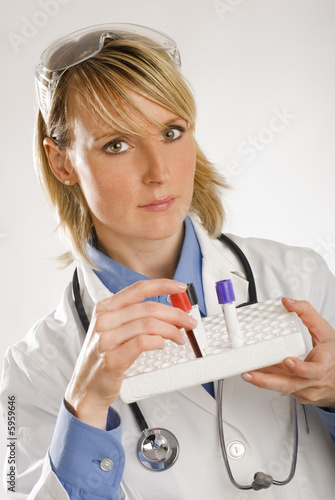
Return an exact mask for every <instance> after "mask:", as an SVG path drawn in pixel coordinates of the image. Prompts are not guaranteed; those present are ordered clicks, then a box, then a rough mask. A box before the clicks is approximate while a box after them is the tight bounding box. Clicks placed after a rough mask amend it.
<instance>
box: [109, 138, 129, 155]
mask: <svg viewBox="0 0 335 500" xmlns="http://www.w3.org/2000/svg"><path fill="white" fill-rule="evenodd" d="M128 148H129V146H128V144H127V143H126V142H124V141H112V142H110V143H109V144H107V146H106V148H105V149H106V151H107V153H113V154H115V153H124V152H125V151H127V149H128Z"/></svg>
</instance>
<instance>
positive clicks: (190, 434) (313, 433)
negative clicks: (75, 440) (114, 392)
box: [3, 223, 335, 500]
mask: <svg viewBox="0 0 335 500" xmlns="http://www.w3.org/2000/svg"><path fill="white" fill-rule="evenodd" d="M195 228H196V232H197V235H198V238H199V242H200V245H201V250H202V254H203V284H204V293H205V300H206V307H207V314H208V315H213V314H219V313H220V312H221V310H220V306H218V304H217V299H216V293H215V287H214V283H215V281H217V280H220V279H225V278H230V279H232V281H233V285H234V289H235V293H236V295H237V302H238V303H241V302H244V301H246V300H247V282H246V280H245V278H244V276H243V269H242V267H241V264H240V262H239V261H238V260H237V258H236V257H235V256H234V255H233V254H232V253H231V251H230V250H229V249H228V248H226V247H225V246H224V245H223V244H222V243H220V242H219V241H217V240H212V239H210V238H209V237H208V236H207V234H206V232H205V231H204V230H203V229H202V227H201V226H200V225H199V224H198V223H195ZM233 239H234V240H235V241H236V242H237V244H238V245H239V246H240V247H241V248H242V250H243V251H244V252H245V254H246V256H247V258H248V260H249V262H250V264H251V266H252V269H253V272H254V275H255V279H256V285H257V291H258V299H259V301H263V300H266V299H268V298H271V297H275V296H279V295H289V296H292V297H294V298H298V299H306V300H309V301H310V302H311V303H312V304H313V305H314V306H315V307H316V309H317V310H319V311H320V312H321V313H322V315H323V316H324V317H325V318H327V319H328V321H330V322H332V324H333V325H334V324H335V315H334V311H335V308H334V303H335V279H334V278H333V277H332V275H331V274H330V273H329V271H328V269H327V266H326V265H325V263H324V262H323V260H322V259H321V258H320V257H319V256H318V255H316V254H315V253H314V252H312V251H310V250H304V249H298V248H292V247H287V246H284V245H281V244H278V243H275V242H272V241H267V240H259V239H243V238H238V237H235V236H233ZM79 279H80V283H81V293H82V299H83V301H84V305H85V309H86V311H87V313H88V314H89V315H90V314H91V312H92V310H93V305H94V303H95V302H97V301H99V300H101V299H103V298H105V297H106V296H108V295H109V292H108V290H107V289H106V288H105V287H104V286H103V285H102V283H101V282H100V281H99V279H98V278H97V277H96V275H95V274H94V273H93V272H92V271H91V270H90V269H88V268H87V267H86V266H81V267H80V273H79ZM304 335H305V338H306V345H307V348H308V349H310V348H311V341H310V337H309V334H308V332H307V330H306V329H305V330H304ZM83 339H84V333H83V331H82V328H81V326H80V323H79V321H78V317H77V313H76V311H75V308H74V305H73V301H72V297H71V288H70V285H69V286H68V287H67V289H66V290H65V293H64V296H63V298H62V301H61V303H60V305H59V307H58V309H57V310H56V311H55V312H54V313H53V314H51V315H49V316H47V317H46V318H44V319H43V320H41V321H40V322H39V323H38V324H37V325H36V326H35V327H34V328H33V329H32V331H30V332H29V333H28V335H27V336H26V337H25V338H24V339H23V340H22V341H21V342H19V343H18V344H16V345H15V346H14V347H12V348H11V349H10V350H9V351H8V353H7V356H6V360H5V367H4V373H3V399H4V403H5V402H6V398H7V393H10V394H16V398H17V416H18V426H19V427H20V431H19V435H18V441H17V467H18V471H19V476H18V478H17V481H16V486H17V493H15V494H12V496H10V498H13V499H16V500H20V499H27V498H28V499H29V500H33V499H34V500H49V499H57V500H65V499H67V498H68V496H67V493H66V492H65V490H64V489H63V488H62V486H61V484H60V483H59V481H58V479H57V477H56V476H55V474H54V473H53V472H52V470H51V467H50V464H49V459H48V456H47V450H48V447H49V445H50V442H51V439H52V434H53V429H54V427H55V422H56V419H57V414H58V411H59V407H60V405H61V402H62V399H63V396H64V392H65V388H66V386H67V384H68V381H69V379H70V377H71V374H72V371H73V368H74V365H75V362H76V359H77V357H78V354H79V351H80V349H81V346H82V343H83ZM289 400H290V398H289V396H286V395H281V394H278V393H273V392H270V391H265V390H261V389H258V388H255V387H253V386H251V385H249V384H247V383H245V382H243V381H242V380H241V378H240V377H239V376H237V377H232V378H230V379H227V380H226V381H225V382H224V410H223V413H224V429H225V439H226V443H230V442H231V441H240V442H242V443H243V444H244V446H245V448H246V453H245V455H244V457H243V458H240V459H237V460H231V461H230V463H231V468H232V470H233V473H234V475H235V478H236V480H237V481H238V482H240V483H242V484H250V482H251V481H252V477H253V475H254V473H255V472H256V471H259V470H261V471H265V472H267V473H270V474H272V475H273V476H274V478H275V479H277V480H282V479H286V477H287V475H288V473H289V469H290V464H291V459H292V442H293V424H292V418H291V413H290V405H289ZM113 406H114V407H115V408H116V410H117V411H118V412H119V413H120V415H121V418H122V426H123V445H124V448H125V453H126V466H125V471H124V475H123V481H122V486H121V490H122V494H121V498H126V499H128V500H144V499H145V500H147V499H154V500H160V499H161V500H168V499H171V500H189V499H192V500H200V499H201V500H203V499H204V498H209V499H210V500H222V499H225V500H244V499H254V498H255V499H256V498H259V499H262V498H263V499H267V500H272V499H280V500H285V499H287V500H288V499H290V500H293V499H294V500H298V499H303V500H312V499H313V500H316V499H321V498H322V499H323V500H331V499H333V498H334V491H335V448H334V446H333V445H332V443H331V440H330V437H329V434H328V432H327V430H326V428H325V426H324V425H323V422H322V420H321V418H320V417H319V415H318V412H317V410H316V409H315V408H313V407H307V416H308V423H309V427H310V433H309V434H307V433H306V431H305V423H304V417H303V412H302V407H301V406H300V405H298V421H299V454H298V462H297V470H296V475H295V477H294V479H293V480H292V482H291V483H290V484H289V485H287V486H272V487H271V488H270V489H269V490H263V491H260V492H254V491H250V490H249V491H239V490H237V489H236V488H235V487H234V486H232V485H231V483H230V481H229V479H228V476H227V472H226V469H225V466H224V462H223V459H222V456H221V451H220V445H219V439H218V431H217V417H216V414H217V409H216V401H215V400H214V399H213V398H212V397H211V396H210V395H209V394H208V393H207V392H206V391H205V389H203V388H202V387H201V386H200V387H199V386H196V387H192V388H189V389H186V390H182V391H180V392H176V393H171V394H166V395H162V396H161V397H155V398H149V399H146V400H143V401H141V402H140V406H141V409H142V411H143V414H144V416H145V418H146V419H147V422H148V424H149V426H150V427H157V426H160V427H163V428H167V429H169V430H171V431H172V432H173V433H174V434H175V435H176V436H177V438H178V440H179V443H180V455H179V457H178V460H177V462H176V463H175V465H174V466H173V467H172V468H171V469H169V470H167V471H164V472H160V473H154V472H151V471H148V470H146V469H144V468H143V467H142V466H141V465H140V464H139V462H138V460H137V457H136V453H135V450H136V444H137V440H138V438H139V435H140V432H139V429H138V427H137V424H136V422H135V420H134V417H133V415H132V412H131V410H130V408H129V407H128V406H127V405H124V404H122V403H121V402H120V401H116V402H115V403H114V405H113ZM34 485H35V487H34ZM32 490H33V491H32ZM19 492H20V493H19Z"/></svg>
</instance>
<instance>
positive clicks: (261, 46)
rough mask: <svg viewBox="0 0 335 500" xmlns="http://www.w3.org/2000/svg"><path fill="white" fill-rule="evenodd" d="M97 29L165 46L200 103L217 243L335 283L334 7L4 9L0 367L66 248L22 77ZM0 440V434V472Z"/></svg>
mask: <svg viewBox="0 0 335 500" xmlns="http://www.w3.org/2000/svg"><path fill="white" fill-rule="evenodd" d="M107 22H132V23H137V24H144V25H147V26H150V27H154V28H157V29H160V30H162V31H165V32H166V33H168V34H169V35H170V36H172V37H173V38H174V39H175V40H176V41H177V44H178V46H179V48H180V51H181V55H182V63H183V72H184V74H185V76H186V77H187V79H188V80H189V81H190V82H191V84H192V87H193V89H194V92H195V95H196V100H197V103H198V127H197V138H198V140H199V142H200V144H201V146H202V147H203V149H204V150H205V151H206V153H207V155H208V156H209V158H210V159H211V160H212V161H213V162H214V163H215V164H216V165H217V167H218V169H219V170H220V171H222V172H223V173H226V175H227V177H229V180H230V182H231V184H232V186H233V188H234V189H233V190H232V191H231V192H230V193H229V194H228V195H227V196H226V203H227V204H228V208H227V212H228V219H227V223H226V226H225V228H224V230H226V231H230V232H234V233H236V234H239V235H242V236H259V237H264V238H270V239H276V240H279V241H282V242H284V243H288V244H293V245H302V246H309V247H312V248H314V249H315V250H317V251H319V253H321V255H323V257H324V258H325V259H326V261H327V263H328V265H329V267H330V268H331V269H332V271H333V272H334V271H335V230H334V213H335V211H334V208H335V202H334V187H335V184H334V180H335V173H334V172H335V170H334V160H335V151H334V149H335V147H334V144H335V97H334V92H335V91H334V89H335V67H334V60H335V4H334V2H333V0H281V1H280V2H278V1H277V0H217V1H216V3H215V2H214V1H213V0H196V1H195V0H169V1H168V2H166V1H165V2H162V1H158V0H122V1H115V0H94V1H93V0H85V2H83V1H81V0H30V1H27V0H15V1H13V2H6V3H5V2H3V3H2V15H1V19H0V25H1V36H2V38H1V62H2V69H1V80H0V82H1V83H0V84H1V94H0V95H1V170H0V190H1V193H0V203H1V211H0V276H1V280H0V318H1V325H2V326H1V332H0V358H1V361H2V359H3V356H4V353H5V350H6V348H7V347H8V346H9V345H11V344H12V343H14V342H15V341H17V340H19V339H20V338H21V337H22V336H23V335H24V334H25V333H26V331H27V330H28V329H29V328H30V327H31V325H32V324H33V323H34V322H35V321H36V320H38V319H39V318H40V317H41V316H42V315H44V314H46V313H48V312H49V311H50V310H52V309H53V308H54V307H55V306H56V305H57V303H58V301H59V298H60V295H61V292H62V290H63V288H64V286H65V284H66V283H67V281H68V280H69V279H70V276H71V270H70V269H67V270H59V269H58V265H57V262H56V260H55V258H56V257H57V256H58V255H59V254H60V253H62V252H63V251H64V249H65V248H64V247H63V246H61V244H60V242H59V241H58V239H57V236H56V234H55V228H56V223H55V220H54V218H53V215H52V214H51V212H50V209H49V207H48V206H47V203H46V202H45V200H44V197H43V194H42V192H41V190H40V187H39V185H38V183H37V180H36V176H35V173H34V168H33V158H32V136H33V120H34V107H35V98H34V79H33V67H34V65H35V64H36V63H37V62H38V60H39V56H40V53H41V52H42V50H43V49H44V48H45V47H46V46H47V45H48V43H49V42H51V41H53V40H54V39H55V38H58V37H60V36H62V35H65V34H67V33H69V32H71V31H74V30H76V29H80V28H82V27H84V26H88V25H91V24H99V23H107ZM283 115H284V116H285V118H282V119H280V118H278V116H283ZM296 272H297V273H299V272H303V269H301V270H300V271H299V270H297V271H296ZM17 411H18V412H19V411H20V409H19V407H18V409H17ZM5 437H6V436H5V434H4V432H3V429H1V438H2V441H1V446H0V459H1V462H3V460H4V456H5Z"/></svg>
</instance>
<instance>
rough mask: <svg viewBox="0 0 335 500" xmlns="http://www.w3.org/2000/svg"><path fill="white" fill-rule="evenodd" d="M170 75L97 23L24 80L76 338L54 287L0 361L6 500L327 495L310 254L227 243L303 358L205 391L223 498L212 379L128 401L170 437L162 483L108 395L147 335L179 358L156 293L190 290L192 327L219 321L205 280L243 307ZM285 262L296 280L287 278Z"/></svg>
mask: <svg viewBox="0 0 335 500" xmlns="http://www.w3.org/2000/svg"><path fill="white" fill-rule="evenodd" d="M179 65H180V61H179V53H178V50H177V48H176V46H175V44H174V42H173V41H172V40H171V39H170V38H169V37H167V36H165V35H163V34H161V33H158V32H156V31H154V30H149V29H145V28H143V27H138V26H133V25H113V24H111V25H106V26H99V27H93V28H89V29H85V30H82V31H81V32H79V33H75V34H72V35H69V36H68V37H66V38H65V39H61V40H59V41H57V42H56V43H55V44H53V45H51V46H50V47H49V48H48V49H47V50H46V51H45V52H44V53H43V55H42V59H41V63H40V64H39V65H38V66H37V67H36V73H35V74H36V82H37V88H38V97H39V105H40V111H39V115H38V120H37V133H36V161H37V168H38V173H39V178H40V181H41V183H42V186H43V188H44V190H45V192H46V194H47V196H48V198H49V199H50V201H51V204H52V206H53V207H54V209H55V210H56V213H57V217H58V220H59V224H60V229H61V230H62V231H63V232H64V233H65V235H66V236H67V239H68V241H69V245H70V253H69V255H68V259H69V260H71V259H72V260H75V262H76V265H77V269H78V278H79V284H78V289H79V291H80V292H79V293H80V301H81V302H82V303H81V305H80V307H81V313H82V310H84V312H85V314H86V315H87V317H88V320H89V323H90V326H89V328H88V332H87V335H85V331H84V328H83V327H82V324H81V322H80V319H79V316H78V310H77V309H76V307H75V304H74V300H73V297H72V286H71V285H69V287H68V288H67V289H66V290H65V293H64V295H63V298H62V300H61V303H60V305H59V307H58V308H57V309H56V311H55V312H53V313H52V314H50V315H49V316H47V317H46V318H44V319H42V320H41V321H40V322H39V323H38V324H37V325H36V326H35V327H34V328H33V329H32V330H31V331H30V332H29V333H28V335H27V336H26V337H24V339H23V340H22V341H20V342H19V343H18V344H16V345H15V346H13V347H12V348H11V349H9V351H8V352H7V355H6V360H5V367H4V372H3V381H2V404H3V406H4V407H6V403H7V396H8V395H9V394H15V395H16V401H17V415H18V419H19V420H18V433H17V441H16V453H17V461H16V470H15V474H16V478H15V488H14V489H15V492H14V491H12V492H11V491H9V498H15V499H26V498H29V499H39V500H48V499H57V500H63V499H68V498H70V499H75V500H77V499H94V500H97V499H113V500H114V499H119V498H124V499H129V500H139V499H154V500H159V499H162V500H163V499H164V500H166V499H174V500H189V499H192V500H196V499H201V500H202V499H204V498H210V499H211V500H216V499H217V500H218V499H220V500H221V499H223V498H224V499H226V500H233V499H234V500H237V499H239V500H243V499H249V498H250V499H253V498H257V496H259V497H260V498H266V499H281V500H283V499H295V500H297V499H304V500H307V499H319V498H322V499H324V500H326V499H328V500H330V499H332V498H333V495H334V490H335V474H334V467H335V449H334V445H333V442H332V439H334V440H335V413H334V408H335V331H334V329H333V328H332V326H331V323H333V324H334V321H335V313H334V300H335V280H334V278H333V277H332V276H331V274H330V273H329V271H328V270H327V267H326V265H325V263H324V262H323V261H322V259H321V258H320V257H319V256H318V255H316V254H315V253H313V252H312V251H308V250H303V249H300V248H290V247H286V246H284V245H282V244H278V243H275V242H272V241H266V240H258V239H243V238H239V237H236V236H233V237H232V239H233V240H234V241H235V243H237V245H238V246H239V247H240V248H241V249H242V250H243V252H244V254H245V255H246V257H247V259H248V261H249V263H250V265H251V268H252V270H253V274H254V276H255V281H256V287H257V293H258V299H259V300H260V301H262V300H266V299H268V298H271V297H273V296H278V295H288V296H293V297H294V298H298V299H301V300H292V299H291V300H289V299H284V302H283V303H284V305H285V307H286V308H287V309H288V310H289V311H294V312H296V313H297V314H298V315H299V316H300V318H301V321H302V323H304V325H306V327H307V328H306V329H305V334H304V335H305V341H306V349H307V353H308V354H307V357H306V359H305V360H304V361H302V360H300V359H296V358H288V359H286V360H284V362H283V363H282V364H280V365H277V366H272V367H269V368H268V369H265V370H261V371H257V372H250V373H246V374H243V375H242V377H232V378H229V379H227V380H225V381H224V382H223V416H222V419H223V424H224V429H225V445H226V448H227V453H228V462H229V470H230V473H231V475H232V476H233V478H234V481H235V483H238V484H233V482H232V481H231V479H230V478H229V474H228V469H227V468H226V467H225V462H224V461H223V458H222V454H221V450H220V443H219V436H218V432H217V403H216V399H215V396H216V393H217V382H215V383H214V384H208V385H207V386H206V387H203V386H196V387H192V388H191V389H187V390H182V391H180V392H176V393H170V394H168V395H162V396H157V397H152V398H147V399H145V400H142V401H140V408H141V411H142V413H143V415H144V417H145V419H146V420H147V422H148V425H149V426H150V427H151V428H153V427H160V428H164V429H168V430H169V431H170V432H172V433H173V434H174V435H175V436H176V438H177V440H178V443H179V446H178V450H179V453H178V457H177V460H176V461H175V463H174V464H173V465H172V466H171V467H167V468H166V469H164V468H163V470H162V469H158V470H157V468H156V469H155V468H153V469H152V470H148V468H146V467H143V465H142V464H141V463H140V461H139V460H138V457H137V454H136V445H137V441H138V438H139V435H140V430H139V427H138V423H137V421H136V418H135V416H134V413H133V411H132V410H131V408H130V406H129V405H126V404H123V403H121V401H120V400H119V399H118V394H119V391H120V387H121V385H122V381H123V378H124V374H125V372H126V370H127V369H128V368H129V367H130V366H131V364H132V363H133V362H134V361H135V360H136V359H137V358H138V356H139V355H140V354H141V353H142V352H144V351H151V350H156V349H161V348H162V347H163V344H164V340H165V339H169V340H172V341H173V342H175V343H177V344H183V343H184V342H185V340H184V337H183V336H182V334H181V332H180V329H181V328H185V329H192V328H193V327H194V323H193V322H192V320H191V319H190V318H189V316H188V315H187V314H186V313H184V312H183V311H182V310H179V309H176V308H173V307H171V306H170V304H169V303H168V299H167V294H174V293H180V292H181V291H184V290H185V287H186V285H185V283H189V282H193V283H195V286H196V289H197V293H198V296H199V304H200V310H201V313H202V315H214V314H218V313H220V306H219V305H218V303H217V300H216V298H215V288H214V287H215V285H214V284H215V282H216V281H218V280H220V279H223V278H229V279H231V280H232V282H233V285H234V289H235V294H236V298H237V303H238V304H241V303H243V302H246V301H247V300H248V298H249V297H248V287H249V284H248V281H247V279H246V274H245V271H244V268H243V266H242V264H241V260H240V259H239V258H238V256H237V255H236V252H234V251H233V250H232V248H231V246H230V245H228V244H226V243H222V242H221V241H219V240H218V239H217V237H218V236H219V234H220V232H221V227H222V223H223V215H224V214H223V209H222V206H221V203H220V188H224V187H225V184H224V182H223V180H222V179H221V178H220V177H219V175H218V174H217V173H215V171H214V169H213V167H212V165H211V164H210V163H209V162H208V161H207V159H206V158H205V156H204V154H203V153H202V152H201V150H200V149H199V147H198V145H197V143H196V141H195V139H194V135H193V133H194V127H195V105H194V101H193V98H192V95H191V93H190V90H189V89H188V87H187V85H186V83H185V81H184V80H183V78H182V75H181V73H180V69H179ZM302 262H305V263H307V264H308V269H310V272H309V273H305V274H304V276H303V277H302V278H301V280H300V281H299V280H294V281H293V280H292V279H290V278H289V277H290V271H291V270H292V269H294V268H296V266H299V265H301V263H302ZM305 267H306V266H305ZM148 299H150V300H148ZM292 396H293V398H292ZM292 400H293V401H294V400H295V401H297V402H298V403H297V405H296V406H297V427H298V430H299V438H298V440H299V447H298V452H297V450H296V447H295V445H294V439H295V427H296V425H295V419H294V418H293V419H292V413H291V406H292V405H291V402H292ZM296 455H297V456H296ZM291 464H292V465H291ZM7 466H8V464H7ZM291 468H292V469H291ZM257 471H263V472H264V474H267V475H271V476H272V478H273V483H274V484H273V485H272V486H271V487H270V488H269V489H266V491H265V492H264V491H257V488H256V491H255V490H254V489H253V488H251V487H249V485H250V484H251V482H252V478H253V476H254V474H255V472H257ZM290 471H291V472H292V473H290ZM8 472H9V470H8V468H7V470H6V474H7V473H8ZM287 478H289V480H288V481H286V479H287ZM280 482H283V483H284V484H276V483H280ZM238 485H240V486H241V485H242V489H238V488H237V486H238ZM7 489H8V488H7Z"/></svg>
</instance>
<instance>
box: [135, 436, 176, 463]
mask: <svg viewBox="0 0 335 500" xmlns="http://www.w3.org/2000/svg"><path fill="white" fill-rule="evenodd" d="M178 453H179V443H178V441H177V438H176V436H175V435H174V434H172V432H170V431H168V430H166V429H145V430H144V431H143V432H142V434H141V437H140V439H139V441H138V444H137V456H138V459H139V461H140V462H141V464H142V465H143V467H145V468H146V469H149V470H152V471H155V472H160V471H163V470H167V469H169V468H170V467H172V465H173V464H174V463H175V461H176V460H177V458H178Z"/></svg>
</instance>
